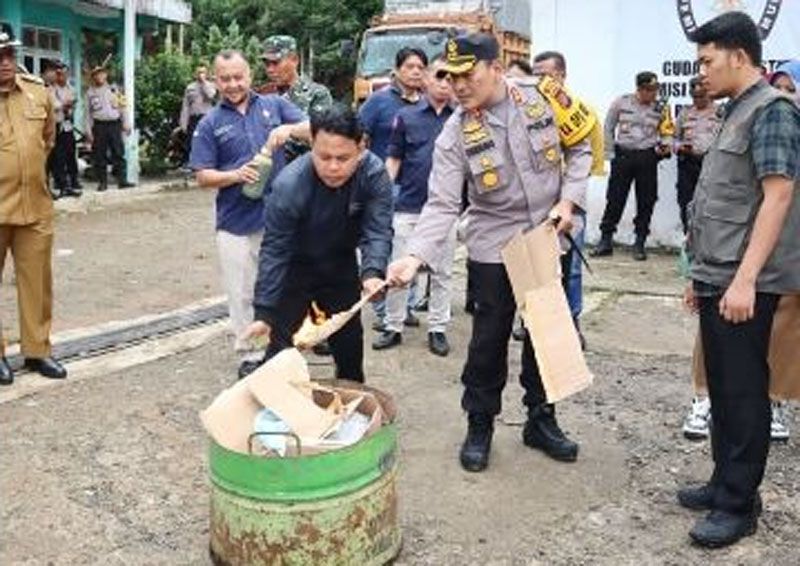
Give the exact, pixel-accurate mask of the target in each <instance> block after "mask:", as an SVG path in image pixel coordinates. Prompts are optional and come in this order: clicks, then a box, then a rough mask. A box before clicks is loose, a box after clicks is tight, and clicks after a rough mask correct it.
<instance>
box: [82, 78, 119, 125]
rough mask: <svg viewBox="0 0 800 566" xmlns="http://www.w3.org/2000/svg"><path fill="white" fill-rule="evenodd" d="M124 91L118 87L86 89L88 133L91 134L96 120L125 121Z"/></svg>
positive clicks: (106, 86)
mask: <svg viewBox="0 0 800 566" xmlns="http://www.w3.org/2000/svg"><path fill="white" fill-rule="evenodd" d="M121 95H122V91H120V89H119V88H118V87H117V86H116V85H109V84H105V85H103V86H99V87H98V86H90V87H89V88H88V89H86V112H85V113H84V114H85V116H86V131H87V132H91V131H92V126H93V125H94V122H95V120H99V121H103V122H113V121H114V120H123V123H124V122H125V119H124V115H123V114H124V113H123V109H124V107H123V106H122V105H121V104H120V96H121Z"/></svg>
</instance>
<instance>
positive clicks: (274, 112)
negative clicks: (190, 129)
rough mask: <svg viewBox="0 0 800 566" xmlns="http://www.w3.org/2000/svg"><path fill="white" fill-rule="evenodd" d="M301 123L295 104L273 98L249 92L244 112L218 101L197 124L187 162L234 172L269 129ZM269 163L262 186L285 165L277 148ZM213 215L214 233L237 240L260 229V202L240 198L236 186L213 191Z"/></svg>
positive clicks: (258, 148) (195, 166)
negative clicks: (228, 233) (235, 236)
mask: <svg viewBox="0 0 800 566" xmlns="http://www.w3.org/2000/svg"><path fill="white" fill-rule="evenodd" d="M304 120H307V118H306V115H305V114H304V113H303V112H302V111H301V110H300V109H299V108H298V107H297V106H295V105H294V104H292V103H291V102H289V101H288V100H286V99H284V98H283V97H280V96H277V95H274V94H268V95H265V96H264V95H260V94H256V93H254V92H253V93H250V99H249V102H248V104H247V110H246V111H245V113H244V114H242V113H240V112H239V111H238V110H237V109H236V107H235V106H233V105H232V104H230V103H229V102H228V101H227V100H224V99H223V100H222V101H221V102H219V103H218V104H217V105H216V106H215V107H214V108H213V109H212V110H211V111H210V112H209V113H208V114H206V116H205V117H204V118H203V119H202V120H200V123H199V124H198V125H197V128H196V129H195V131H194V136H193V137H192V151H191V155H190V158H189V164H190V166H191V167H192V169H194V170H195V171H198V170H200V169H216V170H217V171H232V170H234V169H238V168H239V167H241V166H242V165H244V164H245V163H247V162H248V161H250V160H251V159H253V157H254V156H255V155H256V153H258V152H259V151H261V148H262V147H264V144H265V143H266V142H267V138H269V134H270V132H272V130H273V128H276V127H278V126H280V125H282V124H295V123H297V122H302V121H304ZM272 159H273V168H272V173H271V174H270V177H269V179H265V180H264V183H265V184H266V185H267V187H269V186H270V184H271V183H272V179H273V178H275V176H276V175H277V174H278V172H279V171H280V170H281V168H282V167H283V165H284V164H285V158H284V154H283V148H279V149H278V150H276V151H275V152H274V153H273V155H272ZM216 214H217V222H216V226H217V230H224V231H225V232H230V233H231V234H235V235H237V236H244V235H247V234H253V233H254V232H258V231H259V230H262V229H263V228H264V202H263V200H261V199H260V200H253V199H250V198H247V197H246V196H244V195H243V194H242V184H241V183H238V184H235V185H230V186H228V187H223V188H221V189H219V190H218V191H217V203H216Z"/></svg>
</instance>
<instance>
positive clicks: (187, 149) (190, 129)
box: [183, 114, 203, 163]
mask: <svg viewBox="0 0 800 566" xmlns="http://www.w3.org/2000/svg"><path fill="white" fill-rule="evenodd" d="M202 119H203V115H202V114H195V115H194V116H189V122H187V124H186V139H185V140H184V147H183V161H184V163H189V157H190V156H191V154H192V139H193V138H194V131H195V129H197V124H199V123H200V120H202Z"/></svg>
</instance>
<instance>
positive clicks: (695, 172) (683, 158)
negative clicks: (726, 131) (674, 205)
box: [676, 155, 703, 234]
mask: <svg viewBox="0 0 800 566" xmlns="http://www.w3.org/2000/svg"><path fill="white" fill-rule="evenodd" d="M702 168H703V156H702V155H679V156H678V183H677V185H676V187H677V189H678V206H679V207H680V209H681V224H683V233H684V234H685V233H686V232H687V231H688V230H689V224H688V218H687V217H686V207H687V206H688V205H689V203H690V202H692V199H693V198H694V189H695V187H696V186H697V179H699V178H700V170H701V169H702Z"/></svg>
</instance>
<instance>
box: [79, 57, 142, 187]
mask: <svg viewBox="0 0 800 566" xmlns="http://www.w3.org/2000/svg"><path fill="white" fill-rule="evenodd" d="M92 83H93V84H92V86H90V87H89V88H88V89H87V90H86V112H85V119H86V130H85V133H86V137H87V139H88V141H89V143H90V144H91V145H92V161H93V162H94V168H95V174H96V175H97V180H98V185H97V190H98V191H105V190H106V189H107V188H108V160H109V157H108V155H109V153H110V154H111V159H110V161H111V165H112V166H113V172H114V175H116V177H117V183H118V186H119V188H120V189H127V188H130V187H132V186H133V184H132V183H128V181H127V180H126V168H125V147H124V144H123V142H122V134H123V132H124V133H126V134H128V133H130V125H129V122H128V116H127V110H126V105H125V97H124V95H123V93H122V91H121V90H120V89H119V87H118V86H117V85H114V84H112V85H110V84H108V70H107V69H106V67H105V66H104V65H98V66H97V67H94V68H93V69H92Z"/></svg>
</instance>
